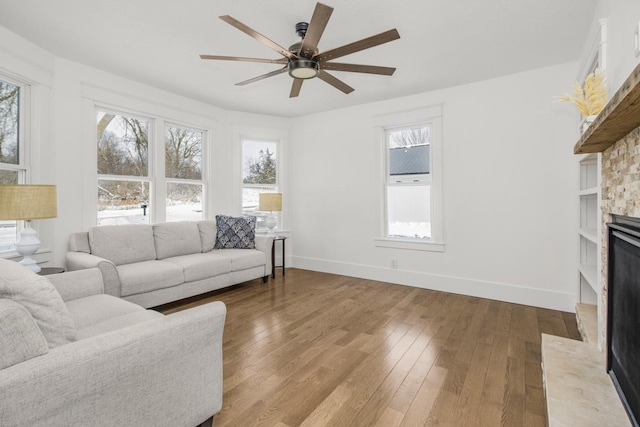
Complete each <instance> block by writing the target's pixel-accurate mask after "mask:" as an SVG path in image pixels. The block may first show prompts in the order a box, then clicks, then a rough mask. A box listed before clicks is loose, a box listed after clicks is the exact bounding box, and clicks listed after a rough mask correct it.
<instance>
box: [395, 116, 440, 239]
mask: <svg viewBox="0 0 640 427" xmlns="http://www.w3.org/2000/svg"><path fill="white" fill-rule="evenodd" d="M386 136H387V138H386V139H387V147H388V149H387V185H386V196H387V200H386V201H387V203H386V205H387V212H386V214H387V216H386V217H387V237H400V238H415V239H430V238H431V162H430V156H429V153H430V151H431V141H430V128H429V127H428V126H426V125H420V126H416V127H411V128H404V129H387V131H386Z"/></svg>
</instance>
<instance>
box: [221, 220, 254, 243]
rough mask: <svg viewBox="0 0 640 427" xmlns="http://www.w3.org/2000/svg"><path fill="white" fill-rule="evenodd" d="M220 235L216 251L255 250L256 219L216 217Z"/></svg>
mask: <svg viewBox="0 0 640 427" xmlns="http://www.w3.org/2000/svg"><path fill="white" fill-rule="evenodd" d="M216 224H217V228H218V234H217V235H216V245H215V247H214V249H255V247H256V241H255V239H256V217H255V216H241V217H233V216H227V215H216Z"/></svg>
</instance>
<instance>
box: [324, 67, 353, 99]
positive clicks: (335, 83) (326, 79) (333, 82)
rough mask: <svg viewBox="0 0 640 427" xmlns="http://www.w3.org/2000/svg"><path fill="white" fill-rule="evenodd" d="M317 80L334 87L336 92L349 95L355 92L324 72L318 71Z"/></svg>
mask: <svg viewBox="0 0 640 427" xmlns="http://www.w3.org/2000/svg"><path fill="white" fill-rule="evenodd" d="M318 78H319V79H320V80H322V81H324V82H325V83H329V84H330V85H331V86H333V87H335V88H336V89H338V90H341V91H342V92H344V93H346V94H350V93H351V92H353V91H354V90H355V89H354V88H352V87H351V86H349V85H348V84H346V83H345V82H343V81H342V80H340V79H338V78H336V77H334V76H332V75H331V74H329V73H327V72H326V71H324V70H320V74H318Z"/></svg>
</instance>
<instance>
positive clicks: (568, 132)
mask: <svg viewBox="0 0 640 427" xmlns="http://www.w3.org/2000/svg"><path fill="white" fill-rule="evenodd" d="M0 31H2V33H3V34H2V35H3V36H6V37H0V53H2V52H3V51H6V50H10V52H9V54H7V55H6V56H7V58H10V59H11V60H10V61H9V60H7V61H5V62H2V63H0V69H1V70H2V71H4V72H15V73H18V74H22V71H24V70H25V69H26V70H27V71H29V70H28V69H29V67H31V68H33V69H34V70H31V71H30V73H31V74H32V75H34V76H35V77H34V78H33V81H34V82H36V83H37V84H38V87H41V88H42V89H43V91H44V92H45V95H47V96H48V98H47V96H45V98H47V99H45V102H44V103H43V105H44V107H43V113H42V114H41V116H42V117H43V118H44V120H43V121H42V122H41V123H40V124H39V128H38V129H39V130H40V133H42V134H44V135H47V137H46V148H43V147H41V145H43V144H39V145H38V144H36V145H37V147H36V148H37V149H38V150H39V153H40V154H39V155H38V158H37V159H36V162H35V164H38V163H39V167H38V169H39V172H38V173H39V176H38V180H39V181H40V182H50V183H55V184H57V185H58V186H59V187H58V188H59V216H58V218H57V219H55V220H48V221H42V223H41V235H42V236H44V238H43V246H48V247H50V248H52V249H53V253H52V254H51V257H50V258H51V264H52V265H61V264H62V263H63V260H64V254H65V253H66V251H67V240H68V236H69V234H70V233H72V232H74V231H81V230H86V228H88V227H89V226H91V225H93V224H92V218H93V217H92V215H91V209H93V206H94V203H95V193H94V191H95V178H96V177H95V170H94V165H95V164H94V163H92V161H93V160H91V156H89V155H88V152H89V151H90V150H93V149H94V147H93V146H92V144H93V141H92V139H91V135H89V134H90V133H91V131H90V126H89V128H87V127H86V126H84V127H83V123H85V124H86V123H88V121H87V117H86V105H87V102H94V101H95V100H96V98H103V99H101V100H100V101H101V102H107V103H109V104H110V105H115V106H121V107H122V108H125V109H133V110H135V111H137V110H147V109H151V110H153V111H152V112H154V113H157V114H160V115H161V116H173V115H176V114H177V115H179V116H181V117H183V118H185V119H186V120H187V121H196V122H205V123H207V126H210V127H211V131H212V137H213V150H211V152H210V159H209V160H210V161H211V165H212V166H213V168H212V177H211V179H212V185H211V193H212V194H210V196H211V197H210V207H211V209H212V212H211V213H212V214H215V213H221V212H225V213H239V211H240V206H239V203H238V195H239V193H238V192H237V191H236V184H234V182H237V180H238V177H239V176H240V167H241V161H240V159H239V158H237V157H238V152H239V150H238V147H236V144H235V142H234V141H236V140H238V138H237V135H238V134H240V133H246V132H247V130H249V132H250V133H253V132H264V133H266V134H268V135H279V136H280V137H282V138H284V140H285V141H286V143H285V146H287V147H288V148H286V149H285V152H284V153H283V161H284V162H285V166H286V169H285V170H287V171H288V173H289V177H288V183H283V185H285V186H288V191H287V196H286V198H285V207H287V206H288V208H289V211H290V215H289V217H288V224H285V227H286V228H289V227H290V228H291V229H292V235H291V236H292V239H291V240H290V241H288V242H287V249H288V253H289V254H293V262H294V264H295V266H298V267H302V268H311V269H316V270H321V271H332V272H336V273H343V274H351V275H355V276H360V277H369V278H373V279H380V280H387V281H391V282H397V283H404V284H410V285H415V286H421V287H427V288H432V289H442V290H447V291H452V292H461V293H466V294H470V295H479V296H486V297H490V298H496V299H501V300H506V301H514V302H520V303H525V304H531V305H538V306H544V307H553V308H560V309H564V310H572V309H573V305H574V303H575V262H576V260H575V254H576V253H577V250H576V241H575V230H576V227H577V223H576V218H575V216H576V215H575V212H576V206H575V197H574V195H575V188H576V180H577V178H576V175H577V174H576V173H575V162H574V161H573V155H572V154H571V153H572V146H573V142H574V140H575V129H574V121H573V120H572V115H571V113H570V109H568V108H566V105H564V104H556V103H554V102H552V96H553V95H556V94H561V93H564V92H565V91H566V90H567V88H570V87H571V83H572V82H573V80H574V79H575V70H576V68H577V66H576V64H564V65H559V66H555V67H549V68H544V69H540V70H533V71H530V72H527V73H522V74H518V75H513V76H507V77H503V78H500V79H496V80H490V81H485V82H481V83H476V84H471V85H466V86H461V87H455V88H450V89H445V90H441V91H436V92H430V93H423V94H417V95H414V96H411V97H405V98H398V99H393V100H388V101H385V102H379V103H374V104H368V105H363V106H358V107H353V108H348V109H343V110H339V111H333V112H327V113H321V114H316V115H311V116H305V117H300V118H296V119H295V120H287V119H282V118H275V117H268V116H260V115H249V114H244V113H236V112H229V111H224V110H221V109H219V108H216V107H214V106H210V105H205V104H202V103H200V102H196V101H193V100H190V99H186V98H183V97H180V96H176V95H173V94H171V93H168V92H164V91H162V90H158V89H155V88H151V87H148V86H145V85H143V84H139V83H135V82H132V81H129V80H126V79H123V78H120V77H117V76H114V75H111V74H108V73H104V72H102V71H100V70H96V69H92V68H89V67H85V66H82V65H80V64H77V63H73V62H70V61H66V60H63V59H60V58H55V57H52V56H51V55H49V54H48V53H47V52H44V51H42V50H41V49H38V48H37V47H34V46H33V45H31V44H29V43H28V42H26V41H25V40H23V39H20V38H18V37H17V36H15V35H13V34H11V33H9V32H7V31H6V30H4V29H1V28H0ZM5 33H7V34H5ZM16 58H17V59H16ZM12 61H13V62H12ZM14 62H16V63H14ZM441 103H442V104H443V105H444V107H443V111H444V115H443V144H444V151H443V163H444V168H443V169H444V171H443V173H444V176H443V181H444V189H443V195H444V203H443V213H444V240H445V244H446V249H445V252H444V253H434V252H418V251H410V250H399V249H391V248H380V247H375V246H374V245H373V239H374V238H376V237H380V234H379V233H380V230H381V215H382V211H381V210H380V209H379V203H380V197H381V191H382V182H381V177H382V172H381V170H380V167H379V166H380V164H381V157H380V156H381V155H382V150H381V147H380V142H379V141H378V140H377V139H376V132H375V129H374V123H375V119H374V117H375V116H380V115H387V114H394V113H397V112H401V111H405V110H410V109H418V108H424V107H429V106H432V105H435V104H441ZM88 129H89V130H88ZM237 193H238V194H237ZM392 258H393V259H397V260H398V270H391V269H390V268H389V262H390V259H392ZM288 265H291V264H289V263H288Z"/></svg>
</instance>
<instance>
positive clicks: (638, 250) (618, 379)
mask: <svg viewBox="0 0 640 427" xmlns="http://www.w3.org/2000/svg"><path fill="white" fill-rule="evenodd" d="M607 226H608V228H609V254H608V255H609V258H608V268H607V274H608V295H607V372H608V373H609V375H610V376H611V378H612V380H613V383H614V385H615V386H616V389H617V391H618V394H619V395H620V398H621V400H622V402H623V404H624V406H625V409H626V410H627V414H628V415H629V419H630V420H631V422H632V423H633V425H634V426H638V420H639V419H640V218H631V217H623V216H617V215H614V216H613V222H611V223H608V224H607Z"/></svg>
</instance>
